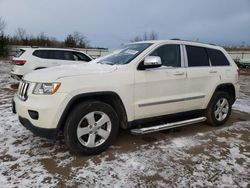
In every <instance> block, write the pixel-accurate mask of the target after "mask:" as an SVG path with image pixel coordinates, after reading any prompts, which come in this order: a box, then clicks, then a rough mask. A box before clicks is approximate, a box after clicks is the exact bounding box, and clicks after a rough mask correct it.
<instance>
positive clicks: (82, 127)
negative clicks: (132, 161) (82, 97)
mask: <svg viewBox="0 0 250 188" xmlns="http://www.w3.org/2000/svg"><path fill="white" fill-rule="evenodd" d="M118 129H119V123H118V118H117V114H116V113H115V111H114V109H113V108H112V107H111V106H110V105H108V104H106V103H103V102H99V101H86V102H83V103H80V104H79V105H78V106H76V107H75V108H74V109H73V111H72V112H71V113H70V115H69V117H68V119H67V121H66V123H65V127H64V139H65V142H66V144H67V145H68V147H69V149H70V150H71V151H72V152H74V153H78V154H85V155H94V154H98V153H101V152H102V151H104V150H106V149H107V148H108V147H109V146H110V145H111V144H112V143H113V142H114V140H115V138H116V135H117V133H118Z"/></svg>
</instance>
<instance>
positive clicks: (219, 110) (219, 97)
mask: <svg viewBox="0 0 250 188" xmlns="http://www.w3.org/2000/svg"><path fill="white" fill-rule="evenodd" d="M231 110H232V99H231V98H230V96H229V95H228V94H227V93H226V92H216V93H215V94H214V96H213V98H212V99H211V101H210V103H209V105H208V108H207V111H206V117H207V122H208V123H209V124H210V125H212V126H220V125H223V124H224V123H225V122H226V121H227V119H228V118H229V116H230V114H231Z"/></svg>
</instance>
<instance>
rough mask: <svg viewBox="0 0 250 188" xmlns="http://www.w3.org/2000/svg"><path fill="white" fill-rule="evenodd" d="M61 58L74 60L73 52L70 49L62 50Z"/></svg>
mask: <svg viewBox="0 0 250 188" xmlns="http://www.w3.org/2000/svg"><path fill="white" fill-rule="evenodd" d="M63 60H70V61H74V57H73V53H72V52H71V51H63Z"/></svg>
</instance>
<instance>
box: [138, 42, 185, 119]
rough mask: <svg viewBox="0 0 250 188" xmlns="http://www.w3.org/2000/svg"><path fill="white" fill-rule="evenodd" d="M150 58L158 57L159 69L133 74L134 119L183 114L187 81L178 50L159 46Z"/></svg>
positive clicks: (178, 47) (181, 54)
mask: <svg viewBox="0 0 250 188" xmlns="http://www.w3.org/2000/svg"><path fill="white" fill-rule="evenodd" d="M150 56H159V57H160V58H161V61H162V66H161V67H159V68H152V69H146V70H137V71H135V86H134V88H135V93H134V100H135V104H134V105H135V118H136V119H143V118H147V117H153V116H161V115H166V114H171V113H176V112H182V111H185V109H186V107H187V106H186V102H185V98H186V80H187V79H186V68H185V67H184V59H183V50H182V48H181V46H180V45H177V44H166V45H162V46H160V47H158V48H157V49H156V50H154V51H153V52H152V53H151V54H150ZM141 63H143V62H141Z"/></svg>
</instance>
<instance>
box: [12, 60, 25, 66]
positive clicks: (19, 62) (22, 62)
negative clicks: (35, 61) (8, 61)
mask: <svg viewBox="0 0 250 188" xmlns="http://www.w3.org/2000/svg"><path fill="white" fill-rule="evenodd" d="M12 62H13V64H15V65H24V64H25V63H26V62H27V61H26V60H13V61H12Z"/></svg>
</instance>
